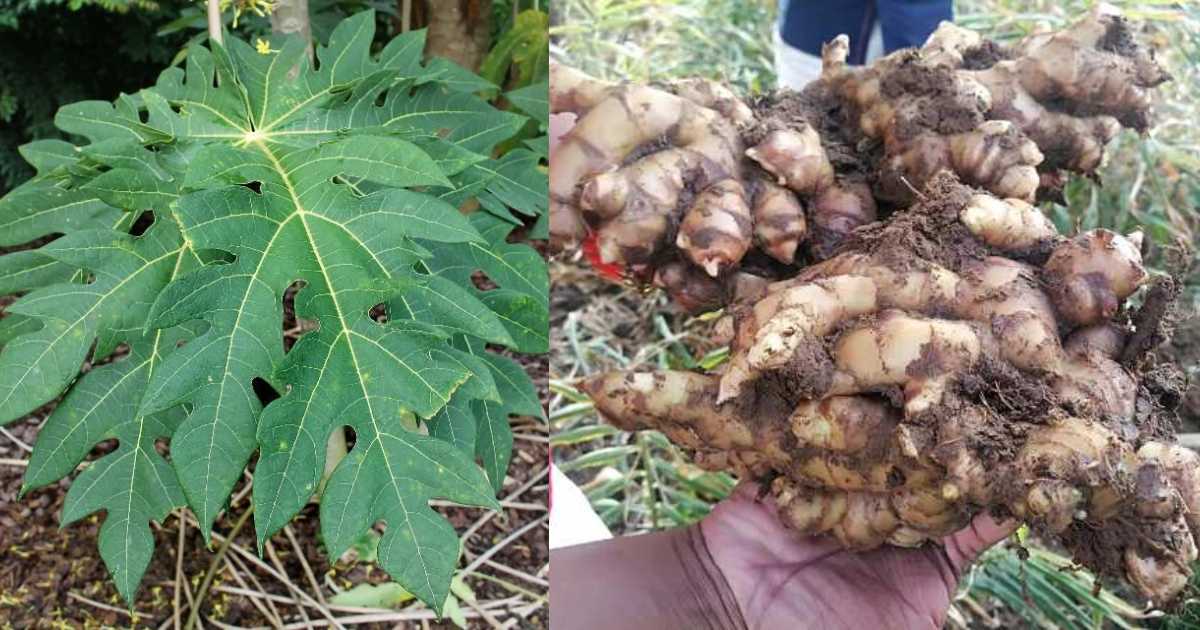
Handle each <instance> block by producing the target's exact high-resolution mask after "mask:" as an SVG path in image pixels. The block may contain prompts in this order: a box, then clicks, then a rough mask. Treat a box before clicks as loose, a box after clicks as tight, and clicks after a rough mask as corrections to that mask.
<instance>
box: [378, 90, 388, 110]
mask: <svg viewBox="0 0 1200 630" xmlns="http://www.w3.org/2000/svg"><path fill="white" fill-rule="evenodd" d="M384 103H387V91H386V90H382V91H380V92H379V96H376V97H375V107H383V105H384Z"/></svg>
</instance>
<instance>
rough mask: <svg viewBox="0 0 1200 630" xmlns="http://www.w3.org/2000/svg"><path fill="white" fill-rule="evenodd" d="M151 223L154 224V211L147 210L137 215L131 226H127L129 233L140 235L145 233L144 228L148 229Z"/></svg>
mask: <svg viewBox="0 0 1200 630" xmlns="http://www.w3.org/2000/svg"><path fill="white" fill-rule="evenodd" d="M151 225H154V212H153V211H152V210H147V211H145V212H143V213H141V214H139V215H138V218H137V220H136V221H134V222H133V226H131V227H130V228H129V233H130V234H132V235H134V236H141V235H143V234H145V233H146V230H149V229H150V226H151Z"/></svg>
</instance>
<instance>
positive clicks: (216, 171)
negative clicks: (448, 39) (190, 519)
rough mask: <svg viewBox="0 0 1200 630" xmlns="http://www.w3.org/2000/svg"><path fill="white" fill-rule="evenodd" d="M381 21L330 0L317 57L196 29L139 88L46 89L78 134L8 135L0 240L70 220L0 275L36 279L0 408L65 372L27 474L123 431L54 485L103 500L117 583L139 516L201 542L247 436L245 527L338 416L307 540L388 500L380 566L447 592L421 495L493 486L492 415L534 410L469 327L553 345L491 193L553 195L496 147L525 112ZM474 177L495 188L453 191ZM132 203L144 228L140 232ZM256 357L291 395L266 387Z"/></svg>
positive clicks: (368, 514)
mask: <svg viewBox="0 0 1200 630" xmlns="http://www.w3.org/2000/svg"><path fill="white" fill-rule="evenodd" d="M374 27H375V21H374V14H373V13H372V12H364V13H360V14H358V15H356V16H354V17H352V18H350V19H347V20H346V21H345V22H343V23H342V24H341V25H340V26H338V27H337V29H336V30H335V31H334V32H333V33H332V35H331V36H330V38H329V44H328V46H319V47H318V49H317V63H316V64H315V68H314V67H312V65H311V64H310V63H309V61H308V59H307V58H306V56H305V53H304V50H305V46H304V43H302V42H301V41H299V40H297V39H287V40H283V39H275V40H273V41H272V42H271V44H272V45H271V48H272V49H273V51H274V52H271V53H269V54H265V55H264V54H261V53H259V52H257V51H256V50H255V48H254V47H253V46H252V45H250V44H248V43H246V42H243V41H241V40H238V39H235V38H229V39H228V41H227V42H226V46H227V47H225V48H222V47H213V48H212V49H211V50H210V49H209V48H205V47H201V46H199V45H194V46H192V47H190V48H189V50H188V53H187V57H186V64H185V66H186V67H185V68H182V69H181V68H169V69H167V70H166V71H165V72H163V73H162V74H161V76H160V77H159V78H158V81H157V83H156V85H155V86H154V87H152V88H147V89H143V90H140V91H139V92H137V93H136V94H134V95H132V96H127V95H122V96H121V97H120V98H118V99H117V100H116V101H115V102H112V103H109V102H104V101H84V102H80V103H76V104H73V105H69V106H67V107H64V108H62V109H61V110H60V111H59V113H58V115H57V117H56V124H57V125H58V127H59V128H60V129H61V130H62V131H64V132H66V133H69V134H72V135H73V136H78V137H82V138H84V139H86V143H85V144H81V145H79V146H75V145H71V144H69V143H66V142H62V141H52V140H48V141H40V142H37V143H33V144H31V145H27V146H26V147H23V153H24V155H25V157H26V158H27V159H28V160H29V162H30V163H31V164H32V165H33V166H34V167H35V168H36V169H37V171H38V175H37V177H36V178H34V179H33V180H31V181H30V182H28V183H26V184H24V185H22V186H21V187H19V188H18V189H16V190H14V191H13V192H12V193H11V194H9V195H8V196H6V197H4V198H3V199H0V225H3V226H4V227H2V228H0V234H3V235H4V242H3V243H0V245H4V244H15V243H19V242H25V241H30V240H33V239H37V238H40V237H45V236H47V235H50V234H52V233H65V236H63V237H61V238H59V239H57V240H54V241H51V242H50V243H49V244H48V245H45V246H43V247H41V248H39V249H35V250H26V251H21V252H17V253H14V254H9V255H6V256H3V257H0V292H16V291H29V293H28V294H26V295H25V296H24V297H22V298H21V299H20V300H18V301H17V302H16V303H15V304H13V305H12V306H11V307H10V308H9V312H10V313H11V314H12V315H10V316H9V317H6V318H4V319H3V320H0V322H4V323H8V322H9V321H10V320H11V318H12V317H16V318H18V319H16V320H13V321H14V323H12V324H9V325H8V327H9V329H10V330H12V331H13V332H12V333H10V334H9V335H8V336H7V337H5V336H4V335H0V339H4V340H5V341H4V346H3V349H2V350H0V422H3V421H10V420H13V419H16V418H18V417H20V416H22V415H23V414H25V413H27V412H29V411H31V410H33V409H35V408H36V407H38V406H40V405H42V404H44V403H46V402H48V401H50V400H53V399H54V398H55V397H57V396H58V395H59V394H61V393H63V392H64V391H65V392H66V396H65V397H64V398H63V400H62V402H61V403H60V404H59V406H58V407H57V408H56V409H55V411H54V412H53V413H52V414H51V416H50V417H49V418H48V419H47V421H46V424H45V426H44V428H43V430H42V431H41V433H40V434H39V437H38V441H37V444H36V446H35V449H34V453H33V455H32V459H31V461H30V465H29V468H28V471H27V475H26V479H25V485H24V490H25V491H28V490H30V489H33V488H36V487H40V486H43V485H46V484H48V483H52V482H54V481H56V480H57V479H59V478H61V477H63V476H65V475H67V474H70V472H71V471H72V470H73V469H74V468H75V466H76V465H77V464H78V463H79V462H80V461H82V460H83V458H84V457H85V456H86V454H87V453H88V452H89V450H90V449H91V448H92V446H94V445H95V443H96V442H98V441H100V440H103V439H108V438H116V439H117V440H118V442H119V443H120V446H119V447H118V449H117V450H116V451H115V452H113V453H111V454H110V455H108V456H105V457H104V458H102V459H100V460H99V461H97V462H95V463H93V464H92V465H91V466H89V467H88V468H86V469H85V470H84V472H83V473H82V474H81V475H80V476H79V478H78V479H77V480H76V482H75V483H74V484H73V485H72V487H71V492H70V493H69V495H68V497H67V502H66V506H65V509H64V522H71V521H73V520H76V519H78V518H81V517H83V516H86V515H88V514H91V513H93V512H96V511H99V510H105V511H106V512H107V515H106V517H105V521H104V526H103V528H102V531H101V539H100V550H101V554H102V556H103V557H104V560H105V562H106V564H107V565H108V567H109V569H110V571H111V572H112V574H113V576H114V578H115V579H116V583H117V587H118V590H119V591H120V592H121V595H122V596H123V597H125V599H126V600H127V601H132V600H133V597H134V594H135V591H136V588H137V585H138V583H139V581H140V579H141V576H142V574H143V573H144V571H145V568H146V566H147V565H148V563H149V560H150V555H151V553H152V551H153V549H152V545H153V537H152V535H151V531H150V529H149V525H148V522H149V521H150V520H161V519H162V518H163V517H164V516H165V515H166V514H167V512H168V511H169V510H171V509H172V508H174V507H179V506H182V505H184V504H186V505H188V506H190V507H191V509H192V510H193V511H194V512H195V514H196V517H197V520H198V522H199V523H200V525H201V531H202V533H203V534H204V536H205V537H206V538H208V537H209V535H210V533H211V527H212V523H213V521H214V520H215V519H216V517H217V515H218V513H219V512H220V511H221V510H222V508H223V507H224V506H225V504H226V502H227V501H228V498H229V495H230V492H231V489H232V487H233V485H234V483H235V482H236V481H237V479H238V478H239V477H240V476H241V475H242V472H243V469H244V467H245V465H246V463H247V462H248V461H249V459H250V458H251V456H252V454H253V453H254V452H255V451H256V450H257V451H258V452H259V458H258V461H257V464H256V468H255V476H254V496H253V505H254V510H255V511H254V515H255V526H256V530H257V535H258V540H259V544H260V546H261V545H262V544H263V543H264V542H265V541H266V540H267V539H268V538H269V537H270V536H271V535H273V534H274V533H275V532H277V531H278V530H279V529H281V528H282V527H283V526H284V525H285V524H287V522H288V521H289V520H291V518H292V517H293V516H295V514H296V513H297V512H298V511H299V510H300V509H301V508H302V507H303V506H304V505H305V504H306V503H307V502H308V501H309V499H310V498H311V497H312V495H313V494H314V492H315V491H316V489H317V487H318V485H319V484H320V482H321V481H322V473H323V470H324V467H325V451H326V449H325V445H326V442H327V440H328V438H329V436H330V435H331V434H332V433H333V432H334V431H341V430H343V427H345V426H350V427H352V428H353V429H354V434H355V444H354V447H353V449H352V450H351V451H350V453H349V454H348V455H347V456H346V457H345V458H344V459H343V460H342V461H341V462H340V463H338V464H337V466H336V468H335V469H334V470H333V472H332V474H331V475H330V477H329V479H328V481H327V483H326V485H325V487H324V492H323V494H322V497H321V505H320V508H321V510H320V512H321V527H322V537H323V539H324V541H325V544H326V547H327V549H328V550H329V552H330V554H331V555H333V556H335V557H336V556H339V555H341V554H342V553H343V552H344V551H346V550H347V549H348V548H350V547H351V546H352V545H354V544H355V543H356V542H357V541H359V540H360V539H361V537H362V535H363V533H364V532H365V531H367V530H368V529H369V528H370V527H371V525H372V524H374V523H375V522H376V521H379V520H383V521H385V522H386V523H387V526H388V527H387V532H386V533H385V534H384V536H383V537H382V539H381V540H380V542H379V547H378V557H379V562H380V564H381V565H382V567H383V568H384V569H385V570H387V571H388V572H389V573H390V574H391V575H392V577H393V578H394V579H395V580H396V581H397V582H398V583H399V584H401V585H402V586H403V587H404V588H405V589H406V590H408V591H409V592H411V593H413V594H414V595H415V596H416V597H418V598H420V599H421V600H422V601H424V602H425V603H427V604H428V605H430V606H431V607H434V608H435V609H438V610H441V607H442V606H443V605H444V604H445V602H446V601H447V593H448V589H449V584H450V577H451V574H452V572H453V569H454V566H455V565H456V563H457V559H458V539H457V537H456V535H455V532H454V530H453V528H452V527H451V526H450V524H449V523H448V522H446V521H445V520H444V519H443V518H442V517H440V516H439V515H438V514H437V513H436V512H434V511H433V510H432V509H431V508H430V507H429V506H428V502H429V500H430V499H434V498H438V499H446V500H450V501H454V502H457V503H461V504H464V505H473V506H481V507H496V505H497V504H496V502H495V499H494V495H493V493H494V491H495V489H497V488H498V487H499V484H500V482H501V481H502V480H503V476H504V472H505V470H506V469H507V467H508V463H509V458H510V456H511V452H512V435H511V432H510V429H509V426H508V417H509V415H511V414H526V415H541V413H542V412H541V407H540V404H539V403H538V399H537V395H536V392H535V390H534V387H533V384H532V382H531V381H530V380H529V378H528V376H526V374H525V372H524V371H523V370H522V369H521V368H520V366H519V365H518V364H517V363H516V362H514V361H512V360H511V359H508V358H506V357H503V356H499V355H497V354H494V353H492V352H490V351H488V350H487V348H486V344H489V343H490V344H497V345H501V346H505V347H507V348H508V349H510V350H512V351H516V352H543V351H545V350H546V328H547V323H546V322H547V317H548V315H547V314H548V310H547V309H548V304H547V298H546V295H547V291H548V278H547V274H546V268H545V263H544V262H543V260H542V258H541V256H540V255H539V254H538V253H537V252H536V251H535V250H533V249H532V248H530V247H529V246H527V245H520V244H514V243H509V242H508V240H507V239H508V236H509V233H510V232H511V231H512V230H513V229H514V227H516V223H520V221H519V220H516V219H513V218H512V217H513V215H512V214H511V212H510V210H511V211H515V212H516V213H518V214H521V215H525V216H527V217H530V218H531V219H532V218H534V217H538V216H539V215H541V214H544V212H545V205H544V204H545V201H544V199H545V195H546V193H545V188H546V176H545V174H544V172H542V171H541V170H540V169H539V168H538V163H537V160H536V159H533V160H524V161H522V160H517V159H513V158H512V157H511V156H513V154H518V156H519V155H520V154H519V152H517V151H512V152H509V153H508V154H506V155H504V156H503V157H501V158H498V159H497V158H493V157H492V155H493V153H494V151H495V147H496V145H497V144H499V143H501V142H503V141H505V140H506V139H508V138H510V137H511V136H513V135H514V134H515V133H517V131H518V130H519V129H520V128H521V127H522V126H524V124H525V123H526V118H525V117H524V116H521V115H518V114H515V113H510V112H503V111H499V110H497V109H495V108H493V107H492V106H491V105H489V104H488V103H487V102H485V101H483V100H481V99H480V98H478V97H477V96H475V95H474V94H473V92H475V91H477V90H479V89H481V88H487V87H489V86H490V84H487V83H486V82H485V81H482V80H481V79H479V78H478V77H475V76H474V75H472V74H470V73H469V72H467V71H465V70H463V69H461V68H458V67H456V66H454V65H453V64H450V63H448V62H445V61H442V60H433V61H431V62H430V63H429V64H428V65H422V63H421V50H422V49H423V47H424V32H423V31H419V32H413V33H408V34H406V35H403V36H401V37H397V38H395V39H393V40H392V41H391V42H389V43H388V44H387V45H386V46H385V47H384V48H383V50H382V51H380V52H379V53H378V54H377V55H375V54H373V53H372V48H371V44H372V40H373V36H374ZM539 194H540V197H539V199H540V201H539V202H537V203H535V202H534V201H533V197H534V196H535V195H539ZM472 198H478V199H479V200H480V204H481V205H482V206H483V207H484V208H485V210H488V211H486V212H475V213H474V214H471V215H464V214H462V213H460V211H459V210H458V207H459V206H461V205H462V204H464V203H465V202H467V201H469V200H470V199H472ZM484 199H488V200H489V201H488V202H486V203H485V202H484V201H483V200H484ZM489 206H491V207H489ZM501 210H503V212H501ZM143 213H144V216H145V217H147V218H152V219H153V222H152V225H150V227H149V228H148V229H147V230H146V231H145V233H144V234H133V233H131V226H132V225H133V223H134V219H135V218H137V217H138V216H139V215H143ZM498 215H503V216H498ZM143 222H144V221H143ZM140 223H142V222H139V226H138V227H139V230H140ZM137 231H138V230H134V232H137ZM480 272H482V273H483V274H484V275H485V276H486V277H487V278H488V279H489V280H490V281H491V283H494V285H496V288H493V289H490V290H482V289H480V288H479V287H478V286H477V284H476V282H475V276H476V275H477V274H478V273H480ZM294 283H301V284H302V288H301V289H300V290H299V291H298V292H297V294H296V296H295V299H294V309H295V313H296V316H297V317H299V318H302V319H306V320H311V321H315V322H317V324H318V325H317V328H316V329H315V330H312V331H310V332H308V333H307V334H304V335H303V336H302V337H301V338H300V339H299V341H298V342H297V343H296V344H295V346H294V347H292V348H291V350H290V351H287V352H285V350H284V344H283V337H282V332H281V325H282V320H283V314H284V304H283V297H284V293H285V291H286V290H287V289H288V287H289V286H292V285H293V284H294ZM0 328H3V326H0ZM93 344H94V350H92V356H91V361H92V362H94V363H96V362H101V361H102V360H103V359H105V358H106V357H110V356H117V354H119V353H116V351H117V350H118V349H119V348H122V347H126V348H128V352H127V354H125V355H124V356H118V358H117V359H116V360H113V361H111V362H109V363H105V364H103V365H100V366H99V367H96V368H94V369H92V370H90V371H88V372H87V373H86V374H84V375H83V376H82V377H81V378H79V372H80V366H81V365H82V364H83V362H84V360H85V359H86V358H88V354H89V348H92V347H93ZM77 378H78V380H76V379H77ZM256 379H261V380H262V381H264V382H266V383H268V384H269V385H270V386H272V387H273V388H274V389H275V390H276V391H277V392H280V393H281V394H282V395H281V396H280V397H279V398H277V399H275V400H273V401H264V400H262V399H260V398H259V396H258V395H256V393H255V388H254V387H253V386H252V384H253V382H254V381H255V380H256ZM414 419H416V420H419V421H420V422H423V423H425V424H426V425H428V433H429V434H428V435H427V434H426V433H425V432H423V431H420V430H414V429H416V428H417V425H416V424H414V422H413V421H414ZM460 434H470V435H472V436H474V439H473V440H465V439H456V436H458V435H460ZM159 439H165V440H169V445H170V463H169V464H168V463H167V462H166V461H165V460H163V459H162V458H161V457H160V456H159V455H158V452H157V451H156V450H155V448H154V444H155V441H156V440H159ZM477 461H478V462H479V463H481V464H482V466H480V464H477Z"/></svg>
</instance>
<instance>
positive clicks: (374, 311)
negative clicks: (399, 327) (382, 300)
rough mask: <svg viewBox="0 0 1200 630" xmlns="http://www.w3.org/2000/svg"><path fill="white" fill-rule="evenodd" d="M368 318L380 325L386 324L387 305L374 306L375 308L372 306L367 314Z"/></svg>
mask: <svg viewBox="0 0 1200 630" xmlns="http://www.w3.org/2000/svg"><path fill="white" fill-rule="evenodd" d="M368 317H370V318H371V319H373V320H375V321H376V322H378V323H380V324H386V323H387V322H388V308H387V304H376V305H375V306H372V307H371V311H370V312H369V313H368Z"/></svg>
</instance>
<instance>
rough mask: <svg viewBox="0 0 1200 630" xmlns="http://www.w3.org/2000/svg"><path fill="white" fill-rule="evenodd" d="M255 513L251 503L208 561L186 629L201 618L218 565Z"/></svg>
mask: <svg viewBox="0 0 1200 630" xmlns="http://www.w3.org/2000/svg"><path fill="white" fill-rule="evenodd" d="M253 513H254V505H253V504H251V505H250V508H249V509H247V510H246V511H245V512H243V513H242V515H241V516H240V517H238V520H237V522H236V523H234V524H233V529H231V530H230V531H229V535H227V536H226V537H225V542H223V543H221V547H220V548H218V549H217V555H215V556H213V559H212V562H209V563H208V572H206V573H205V574H204V581H203V582H201V583H200V590H198V591H196V603H195V604H194V605H193V606H192V612H191V613H189V614H188V620H187V625H185V626H184V628H185V630H194V629H195V627H196V622H197V621H199V619H200V607H201V606H202V605H203V604H204V596H205V595H207V594H208V587H209V586H212V581H213V578H215V577H216V576H217V567H219V566H221V559H223V558H224V557H225V553H226V552H227V551H229V545H231V544H233V539H234V538H236V537H237V534H238V532H239V531H240V530H241V529H242V526H243V525H245V524H246V521H247V520H249V519H250V515H251V514H253Z"/></svg>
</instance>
